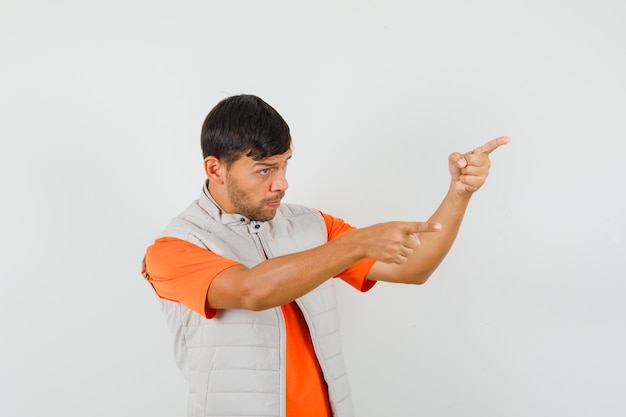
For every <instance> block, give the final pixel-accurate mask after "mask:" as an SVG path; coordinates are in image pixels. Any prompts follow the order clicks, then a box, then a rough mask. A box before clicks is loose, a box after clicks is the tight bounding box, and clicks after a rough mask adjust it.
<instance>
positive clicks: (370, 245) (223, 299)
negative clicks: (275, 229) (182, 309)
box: [207, 222, 439, 310]
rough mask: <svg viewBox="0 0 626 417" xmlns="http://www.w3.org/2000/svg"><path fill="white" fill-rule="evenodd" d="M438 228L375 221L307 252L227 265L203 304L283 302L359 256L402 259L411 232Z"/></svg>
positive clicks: (259, 306) (260, 306) (252, 306)
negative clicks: (254, 263)
mask: <svg viewBox="0 0 626 417" xmlns="http://www.w3.org/2000/svg"><path fill="white" fill-rule="evenodd" d="M438 230H439V225H438V224H436V223H419V222H389V223H381V224H376V225H373V226H370V227H366V228H362V229H356V230H353V231H351V232H348V233H345V234H343V235H341V236H339V237H338V238H336V239H333V240H331V241H329V242H328V243H326V244H324V245H321V246H318V247H316V248H313V249H309V250H307V251H303V252H297V253H293V254H290V255H285V256H279V257H276V258H272V259H269V260H267V261H264V262H261V263H260V264H258V265H256V266H255V267H253V268H246V267H245V266H243V265H237V266H233V267H231V268H228V269H225V270H224V271H222V272H221V273H220V274H218V275H217V276H216V277H215V278H214V279H213V281H212V283H211V285H210V287H209V290H208V292H207V303H208V305H209V306H210V307H211V308H214V309H228V308H244V309H248V310H265V309H267V308H271V307H277V306H281V305H285V304H288V303H290V302H291V301H293V300H295V299H296V298H299V297H301V296H303V295H305V294H307V293H308V292H310V291H312V290H313V289H314V288H316V287H317V286H319V285H321V284H322V283H323V282H324V281H326V280H327V279H328V278H329V277H333V276H335V275H337V274H339V273H340V272H341V271H343V270H345V269H346V268H348V267H349V266H350V265H352V264H354V263H355V262H357V261H359V260H361V259H364V258H372V259H375V260H377V261H381V262H385V263H404V262H406V260H407V258H408V257H409V256H410V254H411V253H412V252H413V250H414V249H415V248H416V247H417V245H418V240H417V238H416V236H415V235H416V234H417V233H424V232H435V231H438Z"/></svg>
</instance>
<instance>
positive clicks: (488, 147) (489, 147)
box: [471, 136, 511, 155]
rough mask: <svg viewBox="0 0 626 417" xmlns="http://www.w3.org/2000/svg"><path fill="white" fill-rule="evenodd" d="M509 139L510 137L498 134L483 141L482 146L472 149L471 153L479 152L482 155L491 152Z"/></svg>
mask: <svg viewBox="0 0 626 417" xmlns="http://www.w3.org/2000/svg"><path fill="white" fill-rule="evenodd" d="M510 141H511V138H510V137H508V136H500V137H499V138H495V139H492V140H490V141H489V142H487V143H485V144H484V145H483V146H479V147H478V148H476V149H474V150H473V151H472V152H471V153H480V154H483V155H489V154H490V153H491V152H493V151H495V150H496V149H498V148H499V147H500V146H502V145H506V144H507V143H509V142H510Z"/></svg>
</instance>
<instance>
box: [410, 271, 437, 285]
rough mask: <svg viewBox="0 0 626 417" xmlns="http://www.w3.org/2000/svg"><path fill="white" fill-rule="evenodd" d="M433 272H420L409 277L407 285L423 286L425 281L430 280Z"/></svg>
mask: <svg viewBox="0 0 626 417" xmlns="http://www.w3.org/2000/svg"><path fill="white" fill-rule="evenodd" d="M433 272H434V271H426V272H420V273H418V274H414V275H412V276H411V278H410V280H408V282H407V283H408V284H413V285H422V284H425V283H426V281H428V278H430V276H431V275H432V273H433Z"/></svg>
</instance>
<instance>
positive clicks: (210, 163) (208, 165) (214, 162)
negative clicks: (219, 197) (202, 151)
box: [204, 156, 226, 184]
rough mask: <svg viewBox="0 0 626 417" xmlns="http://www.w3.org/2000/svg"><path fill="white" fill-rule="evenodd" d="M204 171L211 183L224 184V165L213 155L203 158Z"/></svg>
mask: <svg viewBox="0 0 626 417" xmlns="http://www.w3.org/2000/svg"><path fill="white" fill-rule="evenodd" d="M204 172H206V176H207V178H208V179H209V182H211V183H213V184H224V178H225V177H226V166H225V165H224V164H223V163H222V161H221V160H220V159H219V158H217V157H215V156H207V157H206V158H205V159H204Z"/></svg>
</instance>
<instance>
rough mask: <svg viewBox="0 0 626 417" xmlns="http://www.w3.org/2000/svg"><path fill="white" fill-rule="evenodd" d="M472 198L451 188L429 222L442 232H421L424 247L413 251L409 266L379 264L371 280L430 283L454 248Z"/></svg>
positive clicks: (408, 262) (402, 264)
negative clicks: (427, 281)
mask: <svg viewBox="0 0 626 417" xmlns="http://www.w3.org/2000/svg"><path fill="white" fill-rule="evenodd" d="M470 196H471V194H467V195H463V194H459V193H458V192H457V191H456V190H455V188H454V186H453V185H451V186H450V189H449V190H448V193H447V194H446V196H445V198H444V199H443V201H442V202H441V204H440V205H439V207H438V208H437V210H436V211H435V212H434V213H433V215H432V216H431V217H430V218H429V219H428V222H430V223H439V224H441V230H440V231H439V232H438V233H421V234H420V235H419V241H420V245H419V247H417V248H416V249H415V250H413V252H412V254H411V255H410V256H409V257H408V258H407V261H406V263H400V264H388V263H383V262H376V263H375V264H374V266H373V267H372V269H371V270H370V272H369V273H368V274H367V279H370V280H375V281H388V282H398V283H406V284H422V283H424V282H426V280H428V278H429V277H430V275H431V274H432V273H433V272H434V271H435V269H437V267H438V266H439V264H440V263H441V261H442V260H443V259H444V258H445V256H446V254H447V253H448V251H449V250H450V248H451V247H452V244H453V243H454V240H455V239H456V236H457V234H458V231H459V228H460V227H461V222H462V221H463V216H464V214H465V210H466V209H467V205H468V203H469V200H470Z"/></svg>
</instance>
